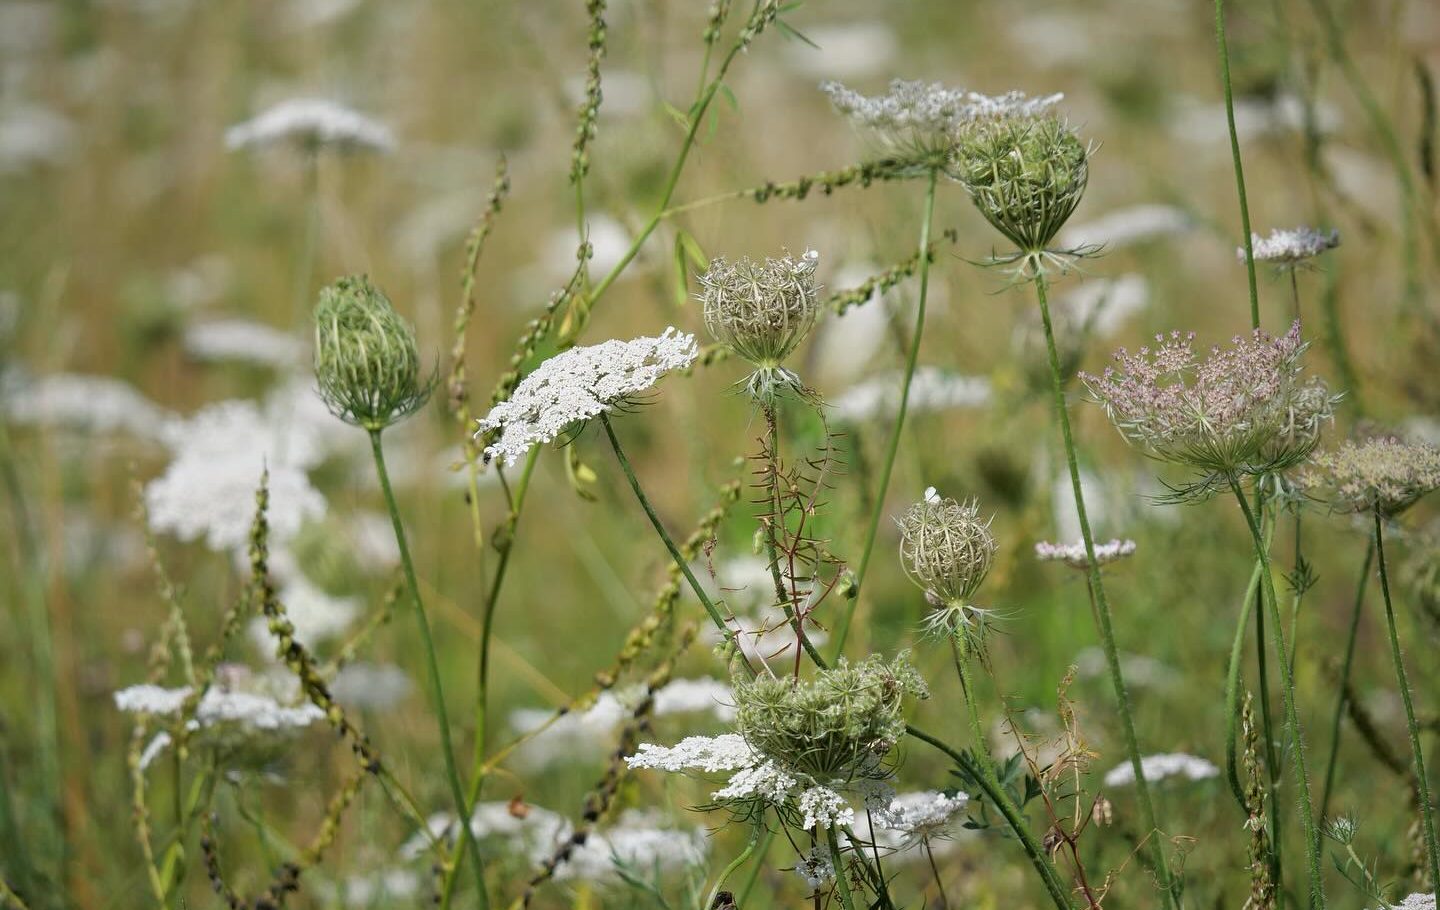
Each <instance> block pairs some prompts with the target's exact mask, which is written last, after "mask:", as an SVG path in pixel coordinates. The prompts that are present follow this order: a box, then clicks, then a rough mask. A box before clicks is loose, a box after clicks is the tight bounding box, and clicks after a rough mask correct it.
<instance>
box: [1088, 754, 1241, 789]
mask: <svg viewBox="0 0 1440 910" xmlns="http://www.w3.org/2000/svg"><path fill="white" fill-rule="evenodd" d="M1140 767H1141V768H1142V769H1143V770H1144V771H1145V779H1146V780H1147V781H1152V782H1153V781H1157V780H1164V779H1165V778H1167V777H1183V778H1185V779H1186V780H1208V779H1209V778H1212V777H1216V776H1218V775H1219V774H1220V769H1219V768H1217V767H1215V765H1213V764H1211V763H1210V762H1208V761H1206V760H1205V759H1203V758H1197V757H1196V756H1194V755H1186V754H1185V753H1183V752H1169V753H1162V754H1159V755H1147V756H1145V757H1144V758H1142V759H1140ZM1133 783H1135V768H1134V766H1133V765H1131V764H1130V762H1125V763H1124V764H1121V765H1116V766H1115V767H1114V768H1111V769H1110V770H1109V771H1108V772H1107V773H1106V774H1105V786H1107V787H1123V786H1126V785H1128V784H1133Z"/></svg>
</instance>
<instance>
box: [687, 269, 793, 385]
mask: <svg viewBox="0 0 1440 910" xmlns="http://www.w3.org/2000/svg"><path fill="white" fill-rule="evenodd" d="M819 261H820V254H819V253H817V252H815V251H814V250H808V251H806V253H805V255H803V256H801V257H800V258H799V259H794V258H791V256H790V255H789V254H786V255H784V256H781V257H779V258H778V259H777V258H766V259H765V261H764V262H755V261H753V260H751V259H750V258H748V257H742V258H740V259H738V260H736V261H735V262H729V261H727V260H725V259H720V258H717V259H714V260H711V262H710V269H709V271H707V272H706V273H705V274H703V275H701V276H700V302H701V304H702V305H703V306H704V310H705V328H706V329H708V330H709V331H710V334H711V335H713V336H714V337H715V340H716V341H718V342H720V343H721V344H723V345H725V346H726V347H727V348H729V349H730V350H732V351H734V352H735V353H736V354H738V355H740V356H741V357H743V358H744V359H745V360H747V361H749V362H750V364H751V365H752V366H754V367H755V372H754V373H753V374H752V375H751V377H750V379H749V391H750V393H751V394H752V395H755V396H757V397H759V398H761V400H765V399H766V398H768V397H769V396H770V395H771V394H773V392H774V390H775V388H776V387H778V386H786V385H789V386H798V385H799V380H798V379H797V378H796V377H795V375H794V374H793V373H791V372H790V371H789V370H786V369H784V368H783V366H782V365H783V364H784V362H785V360H786V358H788V357H789V356H790V355H791V354H792V353H794V351H795V349H796V348H797V347H799V345H800V342H802V341H804V340H805V336H806V335H808V334H809V333H810V329H811V328H813V327H814V325H815V320H816V318H817V317H818V316H819V314H820V303H819V292H820V285H818V284H816V283H815V267H816V265H817V264H818V263H819Z"/></svg>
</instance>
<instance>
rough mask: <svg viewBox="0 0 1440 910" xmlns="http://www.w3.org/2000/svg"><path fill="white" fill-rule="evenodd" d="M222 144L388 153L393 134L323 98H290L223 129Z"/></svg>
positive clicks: (393, 144)
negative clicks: (223, 139) (223, 140)
mask: <svg viewBox="0 0 1440 910" xmlns="http://www.w3.org/2000/svg"><path fill="white" fill-rule="evenodd" d="M225 145H226V146H227V147H228V148H231V149H244V148H264V147H266V146H277V145H290V146H295V147H298V148H301V149H318V148H336V149H341V150H346V151H351V150H361V151H375V152H388V151H391V150H392V149H393V148H394V147H395V136H394V134H393V133H392V132H391V131H390V128H389V127H388V126H386V125H385V124H383V123H381V122H379V121H378V120H374V119H372V118H370V117H367V116H366V115H364V114H362V113H360V112H359V111H356V110H353V109H351V108H348V107H346V106H344V105H343V104H339V103H337V102H334V101H329V100H326V99H323V98H292V99H290V100H287V101H281V102H280V103H279V104H276V105H274V106H273V107H270V108H268V109H267V110H265V111H264V112H263V113H261V114H259V115H258V116H256V117H254V118H252V119H250V120H246V121H245V122H243V123H237V124H236V125H235V126H232V127H230V129H228V130H226V131H225Z"/></svg>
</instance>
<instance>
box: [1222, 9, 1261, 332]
mask: <svg viewBox="0 0 1440 910" xmlns="http://www.w3.org/2000/svg"><path fill="white" fill-rule="evenodd" d="M1215 45H1216V47H1217V49H1218V50H1219V52H1220V79H1221V81H1222V82H1223V83H1224V85H1225V122H1226V124H1227V125H1228V126H1229V128H1230V157H1231V158H1232V159H1233V160H1234V162H1235V189H1236V191H1237V192H1238V193H1239V194H1240V230H1241V231H1242V232H1243V233H1244V238H1245V239H1244V244H1245V276H1246V279H1247V280H1248V281H1249V283H1250V327H1251V328H1254V329H1258V328H1260V290H1259V288H1258V287H1257V286H1256V283H1255V248H1254V245H1253V242H1252V240H1251V233H1250V203H1249V200H1248V199H1247V198H1246V196H1245V166H1244V165H1243V164H1241V163H1240V134H1239V133H1237V132H1236V130H1235V90H1234V88H1233V87H1232V85H1231V84H1230V47H1229V44H1228V42H1226V40H1225V0H1215Z"/></svg>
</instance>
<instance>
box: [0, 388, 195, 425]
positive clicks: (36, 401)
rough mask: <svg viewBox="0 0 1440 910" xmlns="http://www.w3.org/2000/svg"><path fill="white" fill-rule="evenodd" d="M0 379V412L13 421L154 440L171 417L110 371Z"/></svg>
mask: <svg viewBox="0 0 1440 910" xmlns="http://www.w3.org/2000/svg"><path fill="white" fill-rule="evenodd" d="M0 379H3V380H4V381H3V382H0V414H3V417H4V419H6V420H8V421H11V422H12V423H16V424H24V425H36V426H49V427H65V428H67V429H73V430H79V431H82V432H87V433H116V432H123V433H128V434H130V435H131V436H135V437H137V438H140V439H151V440H155V439H159V438H160V437H161V436H162V434H163V432H164V428H165V426H166V425H167V424H168V423H169V422H170V420H171V419H172V417H171V414H170V412H168V411H166V410H165V409H164V408H162V407H160V406H159V405H157V404H155V403H154V402H152V401H151V400H150V399H148V398H146V397H145V396H144V395H141V394H140V393H139V392H138V391H137V390H136V389H135V388H134V386H131V385H130V384H129V383H126V382H122V381H121V380H119V379H112V378H110V377H108V376H86V375H83V374H78V373H53V374H51V375H49V376H41V377H37V378H35V379H29V380H27V379H25V378H24V377H21V376H17V375H14V374H7V375H5V376H3V377H0Z"/></svg>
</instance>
